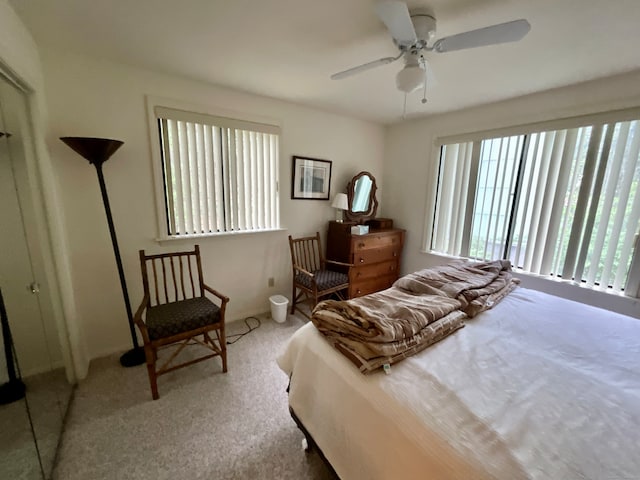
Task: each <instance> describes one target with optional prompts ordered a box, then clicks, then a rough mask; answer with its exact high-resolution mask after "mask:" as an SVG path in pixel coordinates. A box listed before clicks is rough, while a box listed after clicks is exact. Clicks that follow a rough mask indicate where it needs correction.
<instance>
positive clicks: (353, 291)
mask: <svg viewBox="0 0 640 480" xmlns="http://www.w3.org/2000/svg"><path fill="white" fill-rule="evenodd" d="M396 279H397V275H395V274H394V275H386V276H384V277H377V278H371V279H368V280H364V281H362V282H357V283H355V284H352V285H351V286H350V287H349V298H356V297H362V296H363V295H368V294H370V293H374V292H379V291H380V290H384V289H386V288H389V287H390V286H391V285H393V282H395V281H396Z"/></svg>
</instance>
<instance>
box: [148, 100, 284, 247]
mask: <svg viewBox="0 0 640 480" xmlns="http://www.w3.org/2000/svg"><path fill="white" fill-rule="evenodd" d="M156 116H157V117H158V127H159V131H160V139H161V152H162V160H163V176H164V179H163V180H164V190H165V192H164V193H165V206H166V213H167V232H168V235H170V236H179V235H194V234H209V233H220V232H241V231H255V230H266V229H273V228H278V227H279V224H280V219H279V205H278V144H279V133H278V130H277V127H272V126H269V125H261V124H255V123H250V122H240V121H236V120H231V119H221V118H218V117H210V116H205V115H200V114H191V113H188V112H181V111H175V110H169V109H166V108H156Z"/></svg>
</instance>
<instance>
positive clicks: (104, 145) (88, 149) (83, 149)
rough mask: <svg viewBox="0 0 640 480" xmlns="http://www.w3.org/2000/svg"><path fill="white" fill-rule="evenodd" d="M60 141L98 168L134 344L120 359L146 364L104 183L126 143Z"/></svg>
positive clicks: (128, 364) (124, 362)
mask: <svg viewBox="0 0 640 480" xmlns="http://www.w3.org/2000/svg"><path fill="white" fill-rule="evenodd" d="M60 140H62V141H63V142H64V143H66V144H67V145H68V146H69V147H71V148H72V149H73V150H74V151H75V152H76V153H78V154H79V155H81V156H82V157H84V158H85V159H87V160H89V163H91V164H92V165H93V166H94V167H96V172H97V173H98V182H99V183H100V192H101V193H102V202H103V203H104V210H105V213H106V214H107V223H108V224H109V233H110V234H111V243H112V244H113V253H114V254H115V256H116V264H117V265H118V275H119V276H120V285H121V287H122V295H123V296H124V304H125V307H126V309H127V318H128V319H129V331H130V333H131V341H132V343H133V348H132V349H131V350H129V351H128V352H125V353H124V354H123V355H122V356H121V357H120V363H121V364H122V366H123V367H133V366H135V365H140V364H142V363H145V354H144V349H143V348H141V347H140V345H139V344H138V337H137V336H136V331H135V327H134V325H133V313H132V312H131V304H130V303H129V292H128V291H127V282H126V279H125V277H124V269H123V268H122V259H121V258H120V249H119V248H118V239H117V238H116V228H115V226H114V224H113V218H112V217H111V207H110V206H109V197H108V196H107V186H106V185H105V183H104V175H103V174H102V164H103V163H104V162H106V161H107V160H108V159H109V158H110V157H111V155H113V154H114V153H115V151H116V150H118V148H120V147H121V146H122V144H123V143H124V142H121V141H120V140H111V139H108V138H90V137H60Z"/></svg>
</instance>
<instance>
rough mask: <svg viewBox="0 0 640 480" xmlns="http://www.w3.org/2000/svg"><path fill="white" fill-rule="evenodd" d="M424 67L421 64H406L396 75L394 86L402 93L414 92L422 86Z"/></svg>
mask: <svg viewBox="0 0 640 480" xmlns="http://www.w3.org/2000/svg"><path fill="white" fill-rule="evenodd" d="M424 80H425V69H424V67H423V66H422V65H407V66H405V67H404V68H403V69H402V70H400V71H399V72H398V74H397V75H396V87H398V90H400V91H401V92H404V93H411V92H415V91H416V90H418V89H419V88H422V87H423V86H424Z"/></svg>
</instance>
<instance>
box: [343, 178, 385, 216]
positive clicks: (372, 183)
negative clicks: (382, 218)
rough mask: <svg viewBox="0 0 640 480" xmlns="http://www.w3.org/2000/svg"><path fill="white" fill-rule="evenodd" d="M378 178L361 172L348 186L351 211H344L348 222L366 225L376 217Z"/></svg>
mask: <svg viewBox="0 0 640 480" xmlns="http://www.w3.org/2000/svg"><path fill="white" fill-rule="evenodd" d="M376 190H377V186H376V178H375V177H374V176H373V175H371V174H370V173H369V172H360V173H358V174H357V175H356V176H354V177H353V178H352V179H351V181H350V182H349V183H348V184H347V199H348V201H349V202H348V203H349V209H348V210H345V211H344V215H345V217H346V218H347V220H349V221H351V222H356V223H364V222H365V221H367V220H370V219H372V218H374V217H375V216H376V211H377V210H378V199H377V198H376Z"/></svg>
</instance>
